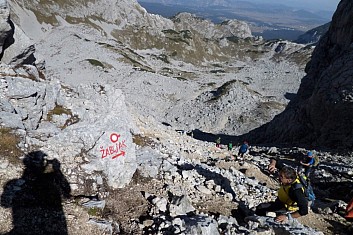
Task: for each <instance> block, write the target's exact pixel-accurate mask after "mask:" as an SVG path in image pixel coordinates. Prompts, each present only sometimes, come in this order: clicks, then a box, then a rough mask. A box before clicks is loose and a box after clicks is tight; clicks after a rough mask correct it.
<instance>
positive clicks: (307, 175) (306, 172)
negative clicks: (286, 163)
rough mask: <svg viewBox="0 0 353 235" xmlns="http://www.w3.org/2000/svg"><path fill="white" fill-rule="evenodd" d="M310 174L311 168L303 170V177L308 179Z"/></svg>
mask: <svg viewBox="0 0 353 235" xmlns="http://www.w3.org/2000/svg"><path fill="white" fill-rule="evenodd" d="M310 173H311V167H306V168H305V176H306V177H309V175H310Z"/></svg>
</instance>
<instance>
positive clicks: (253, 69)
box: [0, 0, 353, 234]
mask: <svg viewBox="0 0 353 235" xmlns="http://www.w3.org/2000/svg"><path fill="white" fill-rule="evenodd" d="M0 3H1V4H0V6H1V13H2V14H1V17H0V25H1V29H2V30H1V32H2V33H1V41H0V42H1V45H2V48H3V53H2V57H1V68H0V69H1V76H0V90H1V92H0V96H1V99H0V123H1V128H0V133H1V138H0V139H1V140H0V183H1V187H0V190H1V191H0V192H1V208H0V212H1V213H0V214H1V216H0V221H1V223H0V224H1V226H0V231H1V233H6V232H9V231H11V232H12V233H24V232H26V233H27V234H48V233H52V234H55V233H59V234H175V233H179V234H253V233H257V232H259V233H265V234H283V233H284V231H286V233H288V234H303V233H304V234H322V233H324V234H333V233H337V232H338V233H341V234H343V232H345V231H346V230H347V227H346V226H347V225H346V222H345V220H344V219H343V217H342V216H341V215H339V214H338V213H339V212H340V211H342V209H343V208H344V206H345V203H346V202H347V200H349V199H350V198H349V197H350V193H351V192H350V188H351V185H352V175H353V172H352V168H351V167H350V166H351V165H352V162H351V159H352V158H351V156H350V153H349V152H348V153H347V152H342V153H332V152H326V151H323V150H320V151H319V150H318V152H317V153H318V154H319V155H320V157H321V159H322V163H321V166H320V168H319V169H318V170H317V171H315V173H314V175H313V182H314V183H315V189H316V192H317V195H318V198H319V199H320V200H318V201H317V206H316V207H315V211H314V212H315V213H314V212H313V213H311V214H310V215H308V217H306V218H310V219H308V220H306V219H305V218H303V220H300V221H299V222H297V221H293V223H291V224H277V223H275V222H274V221H273V218H269V217H258V216H252V214H253V213H252V211H253V209H254V207H255V206H256V205H257V204H259V203H260V202H264V201H267V200H271V199H273V198H274V197H275V195H276V191H275V188H276V187H277V183H276V182H275V180H274V179H273V176H270V175H269V174H268V172H266V170H265V168H266V165H267V164H268V160H269V158H270V157H272V156H276V157H281V158H285V159H286V160H287V161H289V162H290V163H291V164H293V165H294V164H296V163H295V162H296V161H297V160H299V158H300V156H301V155H302V154H304V153H305V151H306V149H304V148H298V147H297V146H294V145H292V146H291V147H290V148H283V149H276V148H269V147H263V146H262V147H261V146H252V149H251V151H250V155H249V156H248V157H247V159H245V161H244V162H243V161H235V160H234V159H233V160H231V159H232V158H233V157H234V155H236V152H237V147H238V146H236V142H234V145H235V146H236V148H234V150H233V151H232V152H229V151H227V150H225V149H224V148H221V149H219V148H215V147H214V145H213V140H214V138H215V137H216V135H217V134H222V141H223V142H222V143H223V144H225V143H227V142H226V141H231V140H232V141H233V140H234V141H237V140H238V138H242V137H237V136H239V135H241V134H244V133H247V132H248V131H250V130H252V129H254V128H260V129H261V128H263V127H261V126H262V125H263V124H265V123H267V122H268V121H270V120H271V119H273V117H274V116H275V115H277V114H279V113H281V112H282V111H283V110H285V109H289V108H290V107H291V106H292V105H293V104H292V103H291V102H298V101H297V100H298V98H295V93H296V92H297V89H298V88H299V86H301V89H303V88H302V86H303V83H302V85H300V83H301V79H302V78H303V76H304V75H305V72H304V71H303V69H304V66H305V64H306V62H307V61H309V59H310V56H311V53H312V51H313V47H307V46H304V45H300V44H295V43H289V42H286V41H278V40H273V41H264V40H262V39H261V38H255V37H251V34H250V32H249V30H248V27H247V25H246V24H244V23H243V22H238V21H236V20H234V21H229V22H225V23H224V24H222V25H215V24H213V23H210V22H208V21H202V20H200V19H198V18H196V17H194V16H192V15H190V14H180V15H178V16H176V17H175V18H174V19H171V20H168V19H163V18H161V17H159V16H155V15H150V14H148V13H146V12H145V11H144V9H143V8H141V7H140V6H139V5H138V4H137V2H136V1H119V3H117V2H115V1H111V2H109V1H108V2H106V1H104V2H103V1H92V2H89V1H70V2H67V1H60V2H53V1H41V4H40V7H38V5H36V4H37V1H26V2H23V1H16V0H12V1H8V2H6V1H4V0H2V1H0ZM342 4H347V2H346V1H343V2H342ZM10 16H11V17H10ZM337 19H338V18H337ZM333 25H335V24H333ZM347 27H348V26H347ZM342 30H348V28H344V29H343V28H342ZM338 40H341V39H340V38H339V39H337V41H338ZM340 42H343V41H340ZM317 50H318V49H317V48H316V49H315V51H317ZM316 53H318V52H316ZM327 59H329V58H327ZM315 61H316V59H315V58H314V57H313V58H312V60H311V64H309V65H310V66H311V67H310V66H308V67H310V68H314V67H315V63H317V62H315ZM309 71H311V73H313V72H314V71H313V70H309ZM309 75H310V73H308V74H307V75H306V76H309ZM306 78H307V77H304V80H303V82H307V80H305V79H306ZM301 97H303V94H301ZM288 103H290V105H289V106H287V104H288ZM285 112H286V111H285ZM276 118H277V117H276ZM275 120H276V119H275ZM287 126H288V125H287ZM278 128H283V129H285V128H288V127H286V126H279V127H278ZM187 132H188V133H189V134H190V135H186V133H187ZM191 133H192V135H191ZM192 137H194V138H192ZM255 137H257V138H259V136H255ZM274 137H276V136H274ZM205 140H209V141H210V142H208V141H205ZM254 140H255V139H254ZM268 140H269V139H268ZM282 140H286V139H277V142H273V143H272V144H271V146H274V145H276V143H279V142H281V141H282ZM251 143H252V142H251ZM259 143H260V142H259ZM261 143H262V144H263V143H269V141H267V140H266V141H263V142H261ZM333 160H334V161H340V162H341V163H340V164H335V163H332V161H333ZM333 182H335V184H334V183H333ZM328 186H330V190H327V188H328ZM337 192H341V194H340V195H337ZM246 216H250V217H248V218H247V219H246V220H245V217H246ZM53 221H55V222H56V223H54V222H53ZM330 221H332V222H330ZM52 224H56V225H55V226H51V225H52Z"/></svg>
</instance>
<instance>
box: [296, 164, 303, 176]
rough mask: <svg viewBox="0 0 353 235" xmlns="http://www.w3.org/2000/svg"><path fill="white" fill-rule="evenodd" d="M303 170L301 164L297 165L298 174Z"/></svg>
mask: <svg viewBox="0 0 353 235" xmlns="http://www.w3.org/2000/svg"><path fill="white" fill-rule="evenodd" d="M302 170H303V165H299V166H298V170H297V172H298V174H300V172H301V171H302Z"/></svg>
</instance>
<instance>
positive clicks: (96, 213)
mask: <svg viewBox="0 0 353 235" xmlns="http://www.w3.org/2000/svg"><path fill="white" fill-rule="evenodd" d="M87 213H88V214H89V215H90V216H95V217H100V216H102V210H101V209H99V208H97V207H91V208H89V209H88V212H87Z"/></svg>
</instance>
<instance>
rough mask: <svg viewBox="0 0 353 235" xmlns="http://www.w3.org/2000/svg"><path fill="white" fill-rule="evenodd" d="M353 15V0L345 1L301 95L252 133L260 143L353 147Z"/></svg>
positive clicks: (319, 47) (314, 57)
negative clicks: (352, 20)
mask: <svg viewBox="0 0 353 235" xmlns="http://www.w3.org/2000/svg"><path fill="white" fill-rule="evenodd" d="M352 17H353V3H352V1H349V0H342V1H341V2H340V4H339V5H338V8H337V11H336V12H335V14H334V16H333V19H332V23H331V25H330V28H329V31H328V32H327V33H326V34H325V36H324V37H323V38H322V39H321V40H320V42H319V44H318V45H317V47H316V48H315V50H314V52H313V55H312V59H311V61H310V62H309V63H308V64H307V67H306V72H307V75H306V76H305V77H304V78H303V79H302V83H301V85H300V88H299V90H298V93H297V97H296V99H295V100H293V101H291V102H290V103H289V105H288V107H287V108H286V110H285V111H284V112H283V113H282V114H280V115H278V116H277V117H276V118H275V119H274V120H273V121H272V122H271V123H269V124H267V125H265V126H264V127H261V128H259V129H258V130H254V131H252V132H250V133H249V135H247V136H249V137H250V138H252V139H253V140H254V141H256V142H257V143H266V142H267V143H269V142H277V143H292V144H293V143H298V144H299V143H300V144H307V145H313V146H321V147H324V146H327V147H333V148H342V149H352V148H353V139H352V134H353V133H352V130H353V128H352V122H351V120H352V118H353V116H352V115H353V110H352V95H353V90H352V87H353V86H352V83H353V81H352V79H351V77H352V75H353V69H352V66H351V65H352V60H353V51H352V41H353V35H352V34H353V25H352V24H351V21H350V19H352ZM288 124H290V125H288Z"/></svg>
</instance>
